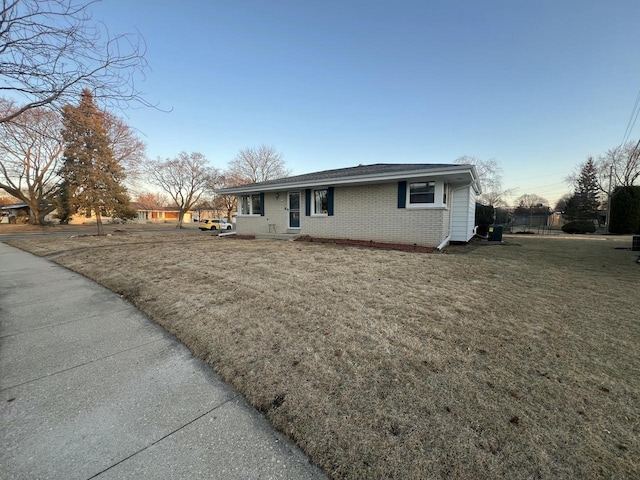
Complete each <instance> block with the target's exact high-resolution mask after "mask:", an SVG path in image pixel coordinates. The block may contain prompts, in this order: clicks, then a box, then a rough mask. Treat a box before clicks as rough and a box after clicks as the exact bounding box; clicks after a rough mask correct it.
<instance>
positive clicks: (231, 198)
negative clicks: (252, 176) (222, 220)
mask: <svg viewBox="0 0 640 480" xmlns="http://www.w3.org/2000/svg"><path fill="white" fill-rule="evenodd" d="M245 183H251V182H250V181H249V180H247V179H242V178H240V177H238V176H237V175H234V174H233V173H232V172H228V171H227V172H225V173H223V174H222V175H220V177H219V178H218V183H217V185H216V188H225V187H235V186H238V185H242V184H245ZM214 205H215V208H216V210H220V211H223V212H225V216H226V217H227V221H229V222H230V221H231V216H232V214H233V211H234V210H236V208H237V207H238V197H237V196H236V195H217V194H216V196H215V199H214Z"/></svg>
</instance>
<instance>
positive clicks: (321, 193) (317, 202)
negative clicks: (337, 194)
mask: <svg viewBox="0 0 640 480" xmlns="http://www.w3.org/2000/svg"><path fill="white" fill-rule="evenodd" d="M313 213H314V214H315V215H327V213H329V195H328V192H327V189H323V190H314V191H313Z"/></svg>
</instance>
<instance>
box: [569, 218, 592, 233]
mask: <svg viewBox="0 0 640 480" xmlns="http://www.w3.org/2000/svg"><path fill="white" fill-rule="evenodd" d="M562 231H563V232H565V233H594V232H595V231H596V226H595V224H594V223H593V222H592V221H591V220H576V221H575V222H569V223H565V224H564V225H563V226H562Z"/></svg>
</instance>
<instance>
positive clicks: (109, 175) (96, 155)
mask: <svg viewBox="0 0 640 480" xmlns="http://www.w3.org/2000/svg"><path fill="white" fill-rule="evenodd" d="M62 122H63V130H62V137H63V139H64V142H65V148H64V153H63V166H62V169H61V171H60V176H61V177H62V179H63V183H62V184H63V185H64V186H65V187H66V191H65V192H63V193H62V194H61V195H60V198H61V199H63V201H64V199H65V197H66V202H65V203H66V205H62V206H61V207H62V208H61V210H62V211H71V212H74V213H75V212H80V213H85V214H90V213H92V212H93V213H94V214H95V216H96V223H97V227H98V235H103V234H104V230H103V227H102V216H103V215H114V214H115V215H117V214H119V213H123V212H124V213H128V211H129V208H128V205H129V197H128V195H127V193H126V189H125V188H124V186H122V185H121V182H122V181H123V180H124V177H125V174H124V170H123V168H122V166H120V165H119V164H118V162H117V161H116V160H115V157H114V154H113V150H112V148H111V146H110V145H111V143H110V139H109V136H108V134H107V129H106V126H105V117H104V114H103V113H102V112H101V111H100V110H99V109H98V107H97V106H96V104H95V102H94V100H93V95H92V94H91V92H90V91H89V90H84V91H83V92H82V95H81V98H80V103H79V104H78V106H77V107H74V106H71V105H67V106H65V107H64V108H63V111H62Z"/></svg>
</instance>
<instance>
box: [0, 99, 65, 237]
mask: <svg viewBox="0 0 640 480" xmlns="http://www.w3.org/2000/svg"><path fill="white" fill-rule="evenodd" d="M16 109H17V107H15V106H13V104H11V103H10V102H7V101H5V100H2V99H0V111H1V112H3V113H8V112H13V111H15V110H16ZM61 129H62V122H61V121H60V117H59V116H58V115H57V114H55V113H54V112H52V111H50V110H47V109H43V108H33V109H30V110H28V111H26V112H24V113H23V114H22V115H21V116H20V117H19V118H16V119H15V120H14V121H12V122H7V123H4V124H2V125H0V188H2V189H4V190H5V191H6V192H7V193H9V194H10V195H12V196H14V197H16V198H18V199H20V200H21V201H23V202H24V203H26V204H27V205H28V206H29V212H30V216H29V217H30V218H29V221H30V223H33V224H36V225H42V224H44V217H45V215H46V214H47V213H49V212H51V211H52V210H53V208H54V206H53V205H52V202H51V200H52V197H53V195H54V193H55V192H56V191H57V185H58V182H59V178H58V175H57V172H58V168H59V166H60V165H59V164H60V158H61V157H60V156H61V154H62V150H63V141H62V133H61Z"/></svg>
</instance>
